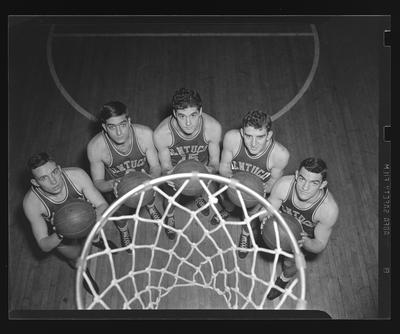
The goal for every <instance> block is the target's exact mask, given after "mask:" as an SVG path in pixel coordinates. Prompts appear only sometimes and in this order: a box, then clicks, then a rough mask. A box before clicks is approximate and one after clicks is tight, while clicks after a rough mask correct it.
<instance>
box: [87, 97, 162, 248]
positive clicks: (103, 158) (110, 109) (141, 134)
mask: <svg viewBox="0 0 400 334" xmlns="http://www.w3.org/2000/svg"><path fill="white" fill-rule="evenodd" d="M100 121H101V126H102V131H101V132H100V133H98V134H97V135H96V136H94V137H93V138H92V139H91V140H90V142H89V144H88V145H87V155H88V159H89V162H90V172H91V176H92V179H93V183H94V185H95V186H96V187H97V189H98V190H100V191H101V192H102V193H104V194H105V198H106V199H107V201H108V202H109V203H111V202H113V201H114V200H115V198H116V197H118V194H116V188H117V185H118V182H119V181H120V180H121V178H122V177H123V176H124V175H125V174H126V173H127V172H129V171H139V172H140V171H141V172H144V173H146V174H149V175H150V176H151V177H153V178H156V177H158V176H160V174H161V167H160V163H159V161H158V156H157V151H156V149H155V147H154V144H153V131H152V130H151V129H150V128H149V127H147V126H145V125H140V124H133V123H131V117H130V116H129V115H128V111H127V107H126V106H125V105H124V104H123V103H122V102H119V101H110V102H108V103H106V104H104V105H103V107H102V108H101V110H100ZM154 202H155V198H154V200H153V201H152V203H150V204H148V205H146V208H147V210H148V212H149V214H150V216H151V218H152V219H160V218H161V214H160V213H159V211H158V210H157V208H156V206H155V205H154ZM130 212H131V209H130V208H129V207H127V206H126V205H123V204H122V205H121V206H120V208H119V209H118V210H117V214H118V215H128V214H129V213H130ZM115 225H116V226H117V228H118V230H119V232H120V237H121V245H122V246H123V247H125V246H128V245H129V244H130V243H131V242H132V238H131V236H130V234H129V230H128V223H127V221H126V220H119V221H116V222H115ZM128 252H130V251H129V250H128Z"/></svg>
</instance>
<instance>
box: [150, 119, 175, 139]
mask: <svg viewBox="0 0 400 334" xmlns="http://www.w3.org/2000/svg"><path fill="white" fill-rule="evenodd" d="M170 119H171V116H168V117H166V118H164V119H163V120H162V121H161V122H160V123H159V124H158V125H157V127H156V128H155V129H154V134H155V135H157V136H158V135H161V134H165V133H169V132H170V128H169V125H168V124H169V121H170Z"/></svg>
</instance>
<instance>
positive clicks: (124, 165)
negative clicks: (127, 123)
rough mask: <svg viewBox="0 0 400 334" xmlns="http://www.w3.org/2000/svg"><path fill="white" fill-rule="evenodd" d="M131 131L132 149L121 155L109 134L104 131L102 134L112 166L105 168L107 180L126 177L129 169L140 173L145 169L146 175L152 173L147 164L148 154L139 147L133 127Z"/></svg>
mask: <svg viewBox="0 0 400 334" xmlns="http://www.w3.org/2000/svg"><path fill="white" fill-rule="evenodd" d="M130 129H131V131H132V136H131V144H130V147H131V148H130V150H129V152H128V153H121V152H120V151H118V150H117V148H116V147H115V145H114V143H113V142H112V140H111V139H110V138H109V136H108V134H107V133H106V132H104V131H103V132H102V135H103V137H104V141H105V142H106V144H107V147H108V150H109V152H110V156H111V161H110V164H109V165H108V166H105V169H106V171H107V173H106V175H105V180H111V179H116V178H120V177H122V176H124V175H125V172H126V171H127V170H128V169H129V170H135V171H138V172H140V171H141V170H142V169H144V170H145V171H146V173H149V172H150V166H149V164H148V162H147V158H146V154H145V153H143V151H142V150H141V149H140V147H139V144H138V142H137V138H136V135H135V131H134V130H133V126H132V125H131V127H130Z"/></svg>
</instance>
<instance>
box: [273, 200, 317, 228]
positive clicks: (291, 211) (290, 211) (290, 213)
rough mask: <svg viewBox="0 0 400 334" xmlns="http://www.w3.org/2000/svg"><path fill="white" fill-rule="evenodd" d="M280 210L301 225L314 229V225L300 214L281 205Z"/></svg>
mask: <svg viewBox="0 0 400 334" xmlns="http://www.w3.org/2000/svg"><path fill="white" fill-rule="evenodd" d="M281 210H282V211H283V212H285V213H287V214H288V215H291V216H293V217H295V218H296V219H297V220H298V221H299V222H300V223H301V224H302V225H305V226H308V227H310V228H314V224H313V223H312V222H311V221H309V220H307V218H306V217H304V216H303V215H302V214H301V212H299V211H297V210H294V209H292V208H289V207H287V206H286V205H282V206H281Z"/></svg>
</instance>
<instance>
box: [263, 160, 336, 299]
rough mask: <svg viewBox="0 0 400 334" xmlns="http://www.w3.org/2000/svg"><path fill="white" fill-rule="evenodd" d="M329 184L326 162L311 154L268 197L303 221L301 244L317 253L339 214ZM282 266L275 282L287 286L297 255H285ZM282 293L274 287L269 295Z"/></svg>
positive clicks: (328, 235) (321, 248)
mask: <svg viewBox="0 0 400 334" xmlns="http://www.w3.org/2000/svg"><path fill="white" fill-rule="evenodd" d="M327 184H328V181H327V166H326V164H325V162H324V161H323V160H321V159H319V158H307V159H305V160H303V161H302V162H301V163H300V166H299V169H298V170H297V171H296V173H295V175H287V176H283V177H282V178H281V179H280V180H278V181H277V182H276V183H275V185H274V187H273V188H272V191H271V194H270V196H269V197H268V201H269V202H270V203H271V204H272V206H273V207H274V208H275V209H277V210H281V211H282V212H285V213H287V214H289V215H292V216H294V217H295V218H296V219H297V220H298V221H299V222H300V223H301V224H302V227H303V230H304V232H302V239H301V240H300V241H299V242H298V243H299V246H300V247H302V248H303V249H305V250H306V251H308V252H311V253H315V254H318V253H321V252H322V251H323V250H324V249H325V247H326V245H327V243H328V241H329V237H330V235H331V232H332V228H333V226H334V225H335V223H336V220H337V218H338V214H339V209H338V206H337V204H336V201H335V199H334V198H333V196H332V194H331V193H330V192H329V191H328V189H327ZM264 223H265V220H264V221H263V224H264ZM263 224H262V226H261V228H262V227H263ZM282 269H283V270H282V274H281V275H280V277H278V278H277V279H276V281H275V284H276V285H278V286H280V287H281V288H282V289H284V288H285V287H286V285H287V284H288V282H289V281H290V279H291V278H292V277H293V276H294V275H295V274H296V272H297V268H296V265H295V262H294V259H291V258H285V259H284V261H283V264H282ZM280 295H281V292H280V291H279V290H277V289H275V288H273V289H272V290H271V291H270V292H269V294H268V296H267V298H268V299H270V300H273V299H275V298H277V297H278V296H280Z"/></svg>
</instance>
